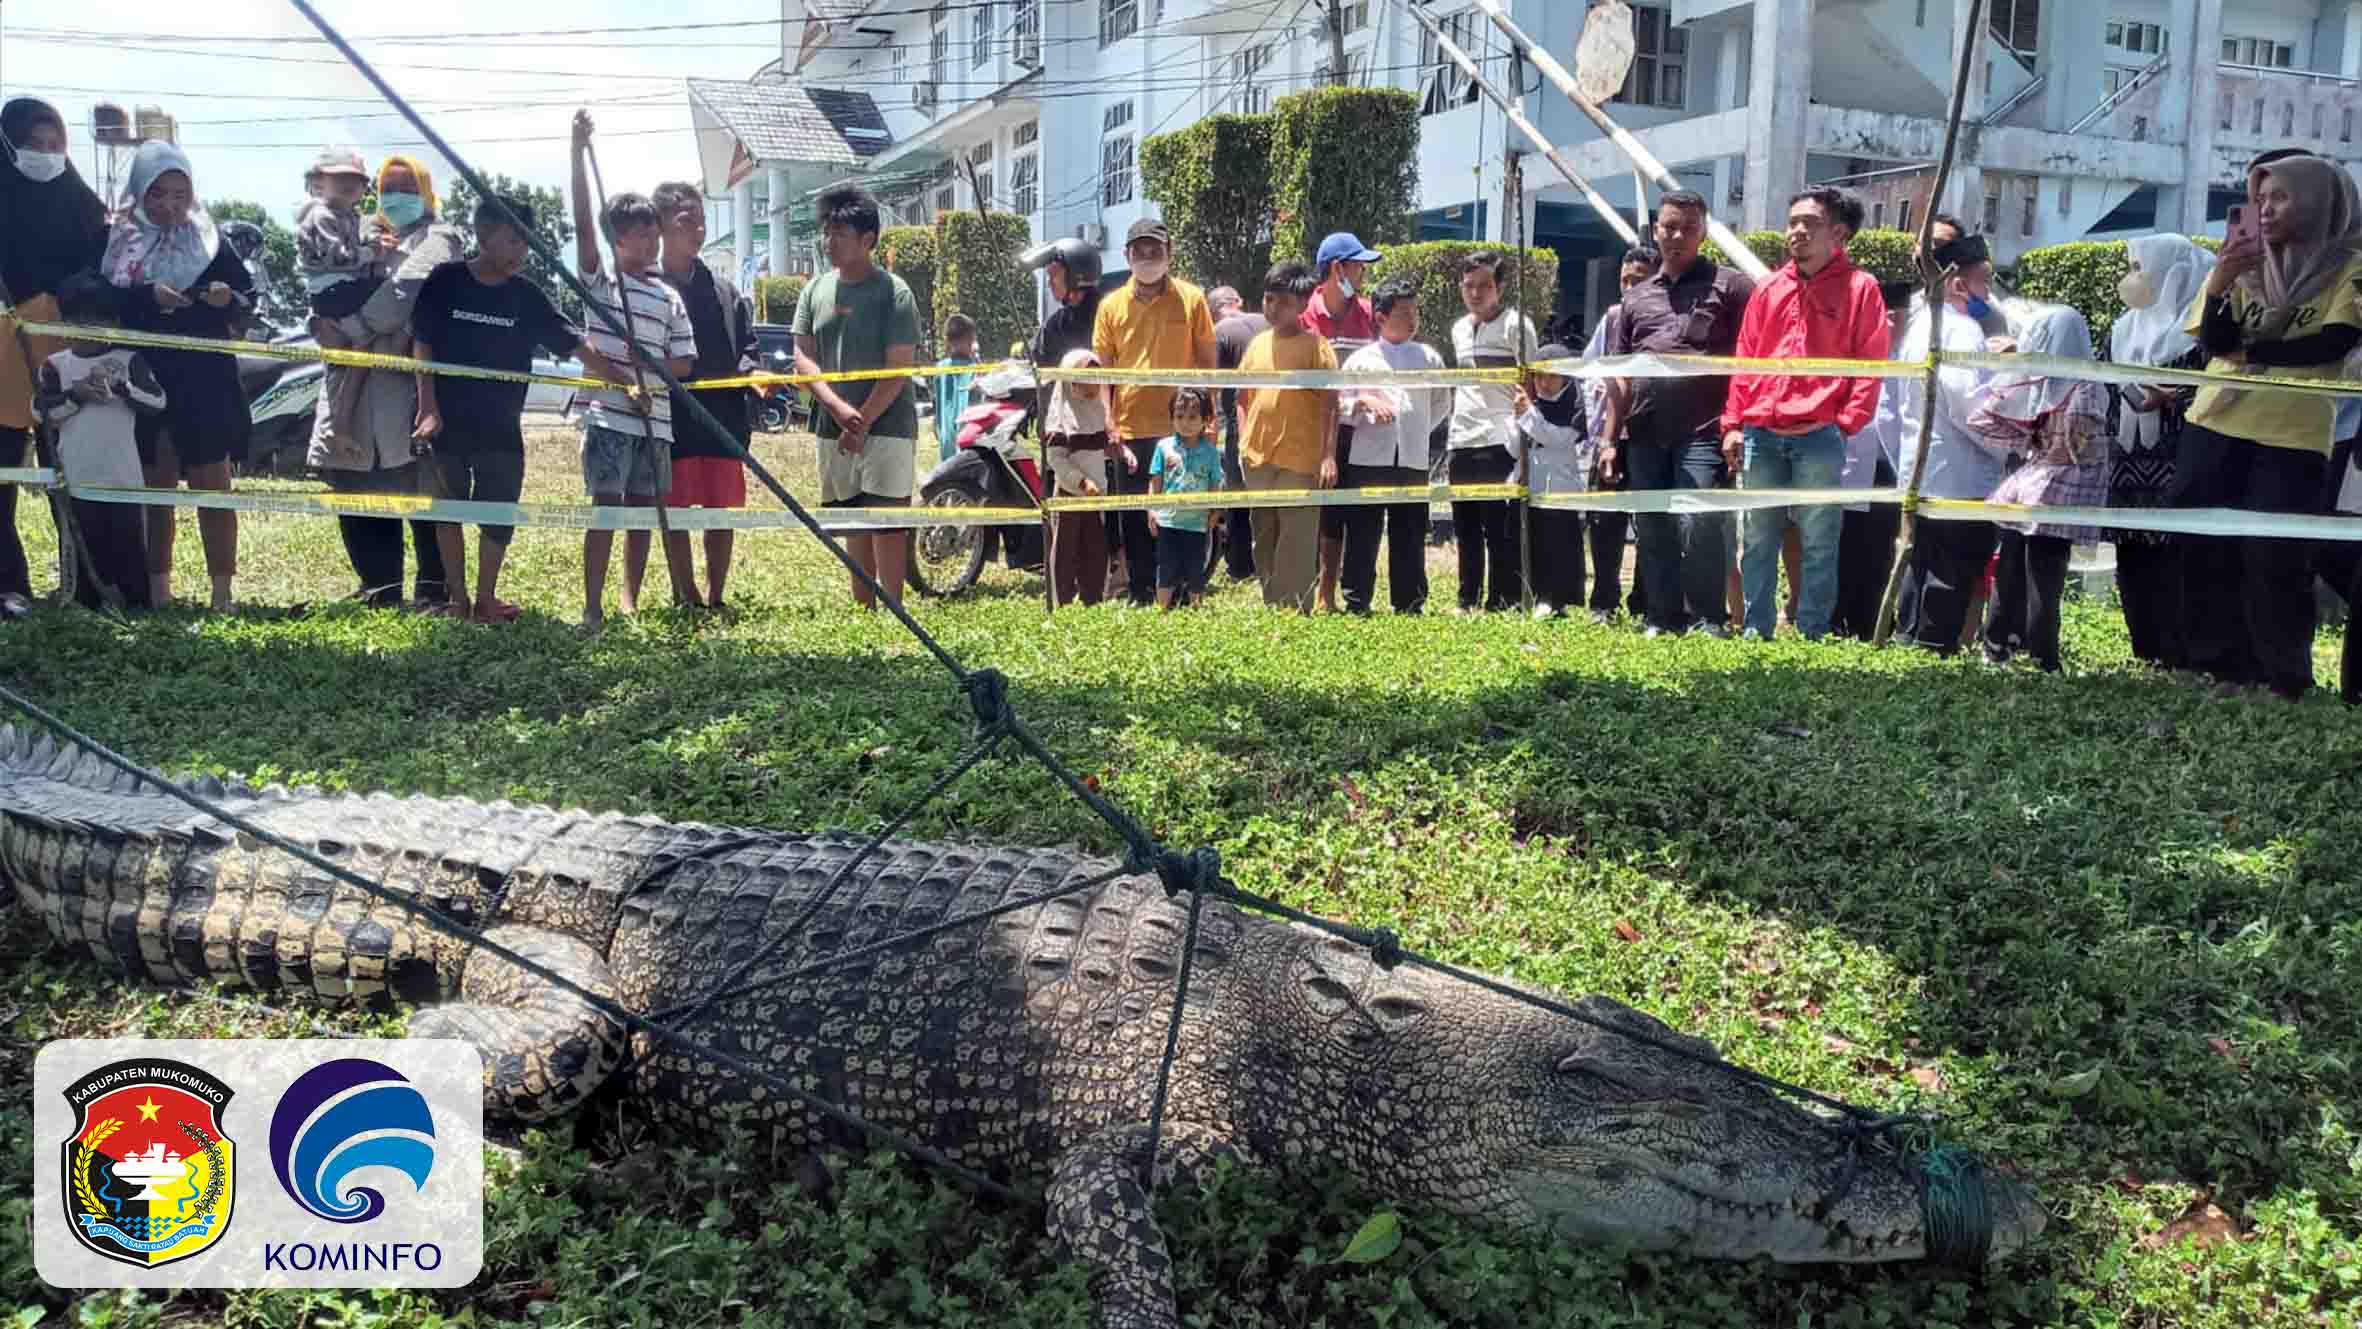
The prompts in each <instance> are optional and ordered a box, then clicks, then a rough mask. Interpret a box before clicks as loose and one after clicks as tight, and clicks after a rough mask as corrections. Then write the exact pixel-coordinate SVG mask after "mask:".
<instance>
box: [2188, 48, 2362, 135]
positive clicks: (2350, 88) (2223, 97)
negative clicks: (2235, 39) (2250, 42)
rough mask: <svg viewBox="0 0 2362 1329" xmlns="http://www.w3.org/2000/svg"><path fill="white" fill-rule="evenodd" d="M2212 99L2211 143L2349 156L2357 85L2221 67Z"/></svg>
mask: <svg viewBox="0 0 2362 1329" xmlns="http://www.w3.org/2000/svg"><path fill="white" fill-rule="evenodd" d="M2215 95H2216V98H2217V100H2216V104H2215V105H2214V106H2212V107H2210V108H2208V112H2209V113H2210V114H2212V115H2213V116H2214V117H2215V124H2214V128H2215V141H2216V142H2217V143H2221V144H2224V145H2227V146H2237V147H2249V146H2270V147H2281V146H2287V147H2303V148H2313V149H2319V150H2326V151H2329V152H2332V153H2333V154H2335V155H2338V156H2350V155H2352V153H2353V144H2354V133H2355V129H2356V125H2355V121H2356V119H2357V118H2362V81H2358V80H2355V79H2350V78H2343V77H2340V76H2339V75H2336V74H2320V73H2315V72H2313V71H2311V70H2307V69H2263V68H2259V67H2257V66H2255V65H2223V66H2221V71H2220V74H2219V76H2218V78H2217V87H2216V94H2215Z"/></svg>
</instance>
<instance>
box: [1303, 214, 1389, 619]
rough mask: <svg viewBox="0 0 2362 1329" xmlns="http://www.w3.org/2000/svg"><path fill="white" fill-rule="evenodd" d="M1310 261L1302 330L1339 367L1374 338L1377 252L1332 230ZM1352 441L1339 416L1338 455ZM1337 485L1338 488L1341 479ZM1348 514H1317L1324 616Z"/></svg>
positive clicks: (1333, 604)
mask: <svg viewBox="0 0 2362 1329" xmlns="http://www.w3.org/2000/svg"><path fill="white" fill-rule="evenodd" d="M1315 259H1316V261H1317V269H1316V270H1317V271H1318V272H1319V274H1320V286H1319V288H1318V289H1317V290H1315V291H1313V293H1312V298H1311V299H1309V300H1307V301H1305V302H1304V317H1303V320H1302V322H1303V324H1304V330H1305V331H1306V332H1310V333H1313V334H1315V335H1317V336H1322V337H1326V338H1328V339H1329V344H1330V345H1331V346H1334V347H1335V348H1336V350H1337V363H1339V364H1343V363H1344V362H1345V360H1346V357H1348V356H1350V355H1352V354H1353V353H1354V352H1355V351H1358V350H1360V349H1361V348H1362V347H1364V346H1367V345H1369V344H1370V343H1371V342H1374V341H1376V340H1377V339H1378V314H1377V311H1376V310H1374V309H1372V308H1371V307H1370V298H1369V296H1368V295H1367V294H1365V293H1364V292H1365V291H1366V290H1367V289H1368V288H1367V286H1366V285H1365V283H1364V281H1363V278H1364V277H1366V276H1367V275H1368V273H1369V270H1370V264H1372V263H1375V262H1377V261H1378V251H1377V250H1375V249H1372V248H1370V247H1369V246H1368V245H1365V244H1363V243H1362V242H1361V237H1360V236H1357V235H1355V234H1353V233H1352V232H1351V231H1333V232H1331V233H1330V234H1329V237H1328V238H1327V239H1325V240H1323V241H1321V242H1320V249H1319V251H1318V253H1317V254H1316V255H1315ZM1352 439H1353V426H1351V425H1348V424H1345V423H1343V415H1342V413H1341V412H1340V414H1339V423H1338V425H1337V455H1338V456H1340V457H1343V456H1346V455H1347V454H1348V453H1349V451H1350V449H1349V447H1348V444H1350V443H1351V442H1352ZM1339 483H1340V487H1342V479H1341V478H1340V482H1339ZM1351 511H1352V509H1351V508H1322V509H1321V510H1320V608H1321V612H1322V613H1324V614H1333V613H1335V612H1337V570H1338V569H1339V568H1340V567H1342V566H1343V564H1344V561H1345V560H1344V551H1345V526H1346V519H1345V518H1346V514H1347V513H1349V512H1351Z"/></svg>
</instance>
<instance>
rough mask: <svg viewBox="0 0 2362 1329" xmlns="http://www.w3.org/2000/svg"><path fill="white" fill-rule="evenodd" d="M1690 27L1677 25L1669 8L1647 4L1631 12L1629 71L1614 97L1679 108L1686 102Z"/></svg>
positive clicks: (1635, 102)
mask: <svg viewBox="0 0 2362 1329" xmlns="http://www.w3.org/2000/svg"><path fill="white" fill-rule="evenodd" d="M1688 75H1689V29H1688V28H1685V27H1677V26H1675V25H1674V23H1673V15H1672V12H1671V11H1669V10H1664V9H1654V8H1650V7H1647V6H1638V7H1635V8H1634V9H1633V11H1632V72H1631V73H1629V74H1627V75H1625V76H1624V89H1623V91H1621V92H1619V93H1617V94H1616V98H1615V99H1616V100H1617V101H1620V102H1630V103H1632V104H1633V105H1635V106H1661V107H1664V108H1666V109H1668V110H1674V111H1678V110H1681V109H1683V108H1684V107H1685V106H1687V105H1688V102H1687V100H1686V96H1687V93H1688Z"/></svg>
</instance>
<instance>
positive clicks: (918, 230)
mask: <svg viewBox="0 0 2362 1329" xmlns="http://www.w3.org/2000/svg"><path fill="white" fill-rule="evenodd" d="M935 254H936V249H935V228H934V227H932V226H889V227H887V228H886V229H885V230H883V231H881V232H879V233H878V263H879V265H880V266H882V267H884V268H885V269H886V270H887V271H889V272H892V273H893V274H894V275H895V276H897V277H900V278H901V279H902V280H903V282H904V283H905V284H907V285H908V286H909V287H910V295H911V299H913V300H914V301H916V302H917V303H918V307H919V357H920V360H921V362H922V363H928V364H932V363H934V362H933V361H932V360H931V359H928V358H927V357H929V356H931V355H933V354H934V347H935V338H936V334H937V333H938V332H940V331H941V329H940V328H939V327H937V326H936V323H935V266H936V258H935Z"/></svg>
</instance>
